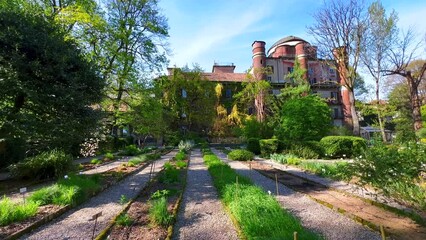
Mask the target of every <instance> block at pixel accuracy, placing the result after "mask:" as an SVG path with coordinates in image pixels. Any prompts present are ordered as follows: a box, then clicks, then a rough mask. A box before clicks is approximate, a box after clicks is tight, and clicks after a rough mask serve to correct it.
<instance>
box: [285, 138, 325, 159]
mask: <svg viewBox="0 0 426 240" xmlns="http://www.w3.org/2000/svg"><path fill="white" fill-rule="evenodd" d="M288 152H289V153H291V154H294V155H297V156H299V157H301V158H305V159H318V158H319V157H320V156H322V155H323V149H322V147H321V145H320V143H319V142H316V141H305V142H299V143H293V144H291V147H290V149H289V150H288Z"/></svg>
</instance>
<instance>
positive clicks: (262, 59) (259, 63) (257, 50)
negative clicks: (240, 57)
mask: <svg viewBox="0 0 426 240" xmlns="http://www.w3.org/2000/svg"><path fill="white" fill-rule="evenodd" d="M251 47H252V52H253V57H252V59H253V69H252V71H253V75H254V77H255V79H257V80H265V79H266V74H265V71H264V68H265V67H266V53H265V42H263V41H254V42H253V44H252V45H251Z"/></svg>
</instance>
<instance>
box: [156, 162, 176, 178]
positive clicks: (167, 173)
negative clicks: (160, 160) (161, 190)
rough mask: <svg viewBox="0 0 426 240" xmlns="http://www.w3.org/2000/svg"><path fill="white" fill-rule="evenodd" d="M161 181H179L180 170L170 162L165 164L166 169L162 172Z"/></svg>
mask: <svg viewBox="0 0 426 240" xmlns="http://www.w3.org/2000/svg"><path fill="white" fill-rule="evenodd" d="M159 182H161V183H175V182H179V170H178V169H177V168H176V167H175V166H173V165H172V164H170V163H168V162H167V163H165V164H164V171H162V172H161V175H160V177H159Z"/></svg>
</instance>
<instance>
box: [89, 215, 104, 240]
mask: <svg viewBox="0 0 426 240" xmlns="http://www.w3.org/2000/svg"><path fill="white" fill-rule="evenodd" d="M100 216H102V211H101V212H98V213H96V214H95V215H93V216H92V219H90V221H93V220H95V225H94V226H93V233H92V240H93V239H95V231H96V224H97V223H98V217H100Z"/></svg>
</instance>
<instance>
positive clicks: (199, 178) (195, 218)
mask: <svg viewBox="0 0 426 240" xmlns="http://www.w3.org/2000/svg"><path fill="white" fill-rule="evenodd" d="M174 229H175V232H174V235H173V239H197V240H201V239H206V240H216V239H217V240H218V239H238V236H237V232H236V230H235V227H234V226H233V224H232V222H231V220H230V218H229V216H228V215H227V214H226V213H225V211H224V210H223V207H222V204H221V202H220V201H219V200H218V196H217V192H216V189H215V187H214V186H213V182H212V179H211V177H210V174H209V172H208V170H207V167H206V166H205V165H204V162H203V159H202V155H201V153H200V150H194V151H193V152H192V155H191V161H190V163H189V169H188V175H187V185H186V190H185V193H184V194H183V201H182V205H181V208H180V211H179V214H178V218H177V222H176V224H175V227H174Z"/></svg>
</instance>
